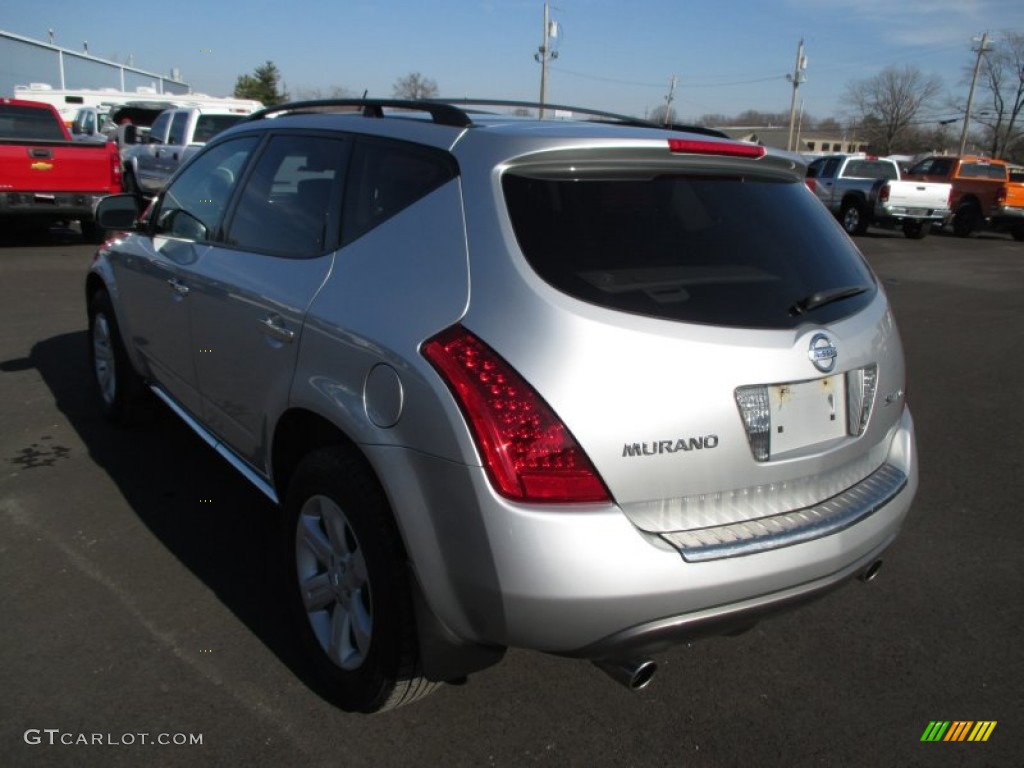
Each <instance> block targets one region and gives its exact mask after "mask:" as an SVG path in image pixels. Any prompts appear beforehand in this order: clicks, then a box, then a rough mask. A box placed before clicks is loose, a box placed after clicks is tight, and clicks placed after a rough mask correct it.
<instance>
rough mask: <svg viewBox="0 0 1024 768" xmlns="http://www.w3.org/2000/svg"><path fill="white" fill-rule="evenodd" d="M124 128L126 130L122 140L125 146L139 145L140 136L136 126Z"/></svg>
mask: <svg viewBox="0 0 1024 768" xmlns="http://www.w3.org/2000/svg"><path fill="white" fill-rule="evenodd" d="M123 128H124V130H123V131H122V136H123V138H122V139H121V141H122V142H123V143H124V144H137V143H138V141H139V136H138V130H137V129H136V128H135V126H134V125H125V126H123Z"/></svg>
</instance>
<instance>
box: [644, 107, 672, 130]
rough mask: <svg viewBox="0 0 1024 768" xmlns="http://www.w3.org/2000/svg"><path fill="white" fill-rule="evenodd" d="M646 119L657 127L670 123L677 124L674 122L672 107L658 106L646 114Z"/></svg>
mask: <svg viewBox="0 0 1024 768" xmlns="http://www.w3.org/2000/svg"><path fill="white" fill-rule="evenodd" d="M647 119H648V120H650V121H651V122H652V123H656V124H658V125H669V124H670V123H676V122H678V120H676V111H675V110H674V109H672V107H667V106H665V105H664V104H659V105H658V106H656V107H655V108H654V109H652V110H651V111H650V112H648V113H647Z"/></svg>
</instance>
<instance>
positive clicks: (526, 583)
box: [86, 100, 917, 712]
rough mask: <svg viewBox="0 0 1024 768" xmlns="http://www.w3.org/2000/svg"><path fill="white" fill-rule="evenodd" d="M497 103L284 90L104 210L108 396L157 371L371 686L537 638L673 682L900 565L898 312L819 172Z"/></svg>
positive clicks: (296, 599) (437, 672) (111, 412)
mask: <svg viewBox="0 0 1024 768" xmlns="http://www.w3.org/2000/svg"><path fill="white" fill-rule="evenodd" d="M474 104H475V105H480V104H481V102H474ZM484 106H487V107H488V108H489V109H491V111H490V112H484V111H480V110H479V106H477V108H476V109H475V110H472V111H471V110H470V109H468V108H463V106H462V105H460V104H457V103H455V102H451V101H446V102H443V103H441V102H417V103H411V102H391V101H373V100H369V101H368V100H352V101H346V100H341V101H332V102H306V103H300V104H291V105H285V106H281V107H275V108H272V109H270V110H266V111H263V112H261V113H258V114H256V115H254V116H253V117H252V118H250V119H248V120H246V121H245V122H243V123H241V124H239V125H237V126H235V127H234V128H232V129H229V130H228V131H226V132H225V133H223V134H221V135H219V136H217V137H216V139H214V140H213V141H212V142H211V143H210V144H209V145H207V146H206V147H205V149H204V150H203V151H202V152H201V153H199V154H198V155H197V156H196V157H195V158H193V160H192V161H191V162H190V163H189V164H187V165H186V166H185V167H184V168H182V169H181V170H180V171H179V172H178V174H177V175H176V176H175V178H174V179H173V180H172V181H171V182H170V184H169V185H168V186H167V188H166V189H165V190H164V192H163V193H162V194H161V195H160V196H159V197H158V198H157V199H156V200H155V201H154V202H152V204H151V205H149V207H148V209H147V210H146V211H145V213H143V214H141V215H140V214H139V210H138V207H137V206H138V203H137V202H136V200H135V199H134V198H131V197H126V196H121V197H112V198H108V199H107V200H106V201H104V203H102V204H101V206H100V210H99V216H100V220H101V224H102V225H103V226H106V227H108V228H112V229H118V228H122V229H127V230H129V231H126V232H122V233H121V234H120V235H119V236H117V237H116V238H113V239H111V240H109V241H108V242H107V243H106V244H105V245H104V246H103V247H102V248H101V249H100V251H99V253H98V255H97V258H96V259H95V262H94V264H93V266H92V269H91V270H90V272H89V274H88V277H87V281H86V297H87V301H88V312H89V331H90V348H91V352H92V360H93V367H94V371H95V378H96V382H97V384H98V391H99V402H100V405H101V408H102V410H103V412H104V413H105V414H106V415H107V416H108V417H109V418H110V419H112V420H114V421H120V422H125V421H129V420H130V419H131V417H132V415H133V413H135V412H136V409H137V407H138V405H139V400H140V395H142V394H143V393H147V392H150V391H151V392H153V393H155V394H156V395H157V396H158V397H159V398H160V399H161V400H163V401H164V402H165V403H166V404H167V405H168V406H169V407H170V408H171V409H172V410H173V411H174V412H176V413H177V414H178V415H179V416H180V417H181V418H182V419H184V420H185V422H187V423H188V424H189V425H190V426H191V427H192V428H193V429H194V430H195V431H196V432H197V433H198V434H199V435H200V436H201V437H202V438H203V439H204V440H206V441H207V442H208V443H209V444H210V445H211V446H213V447H214V449H215V450H216V451H217V452H218V453H220V454H221V455H222V456H223V457H224V458H225V459H227V461H228V462H230V463H231V464H232V465H233V466H234V467H235V468H236V469H238V470H239V471H240V472H242V473H243V474H244V475H245V476H246V477H247V478H248V479H249V480H251V481H252V482H253V483H254V484H255V485H256V486H257V487H259V488H260V489H261V490H262V491H263V492H264V493H265V494H266V495H267V496H268V497H270V498H271V499H273V500H274V501H275V502H278V503H279V504H280V506H281V508H282V511H283V516H284V518H285V519H286V522H287V526H288V528H287V531H288V532H287V535H286V536H284V537H283V538H284V539H285V542H284V545H283V548H284V550H285V555H284V557H285V560H286V562H287V574H288V578H289V580H290V581H291V587H290V594H291V595H292V602H293V608H294V612H295V615H296V623H295V630H296V632H298V633H299V634H300V635H301V639H302V642H303V643H305V644H306V645H307V646H308V650H309V653H308V654H307V655H308V657H309V660H310V663H311V664H312V665H314V666H315V667H316V668H317V671H318V672H319V674H321V675H322V676H323V679H324V681H325V683H324V685H325V687H326V688H328V689H329V690H330V692H331V695H332V697H333V698H334V699H335V700H336V701H337V703H338V704H339V705H340V706H342V707H344V708H347V709H353V710H360V711H367V712H370V711H376V710H380V709H384V708H387V707H392V706H396V705H399V704H403V703H406V702H409V701H412V700H414V699H416V698H418V697H420V696H422V695H424V694H426V693H428V692H430V691H431V690H432V689H433V688H434V687H435V686H436V685H438V684H439V683H441V682H443V681H455V680H460V679H462V678H464V677H465V676H466V675H467V674H469V673H472V672H475V671H477V670H480V669H482V668H484V667H486V666H488V665H490V664H493V663H495V662H497V661H498V660H500V659H501V657H502V655H503V654H504V652H505V649H506V648H508V647H519V648H531V649H536V650H539V651H544V652H547V653H552V654H558V655H562V656H567V657H576V658H583V659H589V660H591V661H594V662H596V663H597V664H598V665H599V666H601V667H602V668H603V669H604V670H605V671H607V672H609V673H610V674H611V675H612V676H613V677H615V678H616V679H618V680H619V681H621V682H623V683H625V684H626V685H629V686H631V687H634V688H637V687H642V686H643V685H645V684H646V683H647V682H648V680H649V679H650V677H651V675H652V674H653V673H654V662H653V661H652V660H651V658H650V657H651V656H652V655H655V654H658V653H660V652H663V651H665V650H666V649H668V648H670V647H671V646H673V645H675V644H678V643H680V642H685V641H688V640H690V639H692V638H694V637H696V636H698V635H704V634H719V633H727V632H734V631H739V630H742V629H744V628H747V627H749V626H751V625H752V624H753V623H754V622H755V621H756V620H757V619H758V618H759V617H760V616H762V615H763V614H766V613H770V612H772V611H776V610H778V609H781V608H784V607H789V606H791V605H793V604H795V603H798V602H801V601H804V600H806V599H809V598H812V597H816V596H818V595H820V594H822V593H823V592H825V591H827V590H829V589H831V588H832V587H835V586H837V585H839V584H840V583H842V582H844V581H846V580H847V579H849V578H851V577H855V576H860V577H861V578H864V579H868V578H870V577H872V576H873V575H874V573H875V572H876V571H877V569H878V567H879V564H880V562H881V561H880V557H881V555H882V552H883V550H885V548H886V547H887V546H888V545H889V544H890V543H891V542H892V541H893V538H894V537H895V536H896V534H897V531H898V530H899V528H900V525H901V523H902V522H903V519H904V517H905V516H906V514H907V511H908V508H909V506H910V503H911V499H912V497H913V495H914V493H915V490H916V487H917V457H916V451H915V444H914V428H913V423H912V421H911V416H910V412H909V410H908V409H907V407H906V398H905V394H904V387H905V385H904V364H903V352H902V348H901V344H900V338H899V335H898V333H897V330H896V325H895V323H894V321H893V316H892V313H891V311H890V308H889V304H888V302H887V300H886V296H885V294H884V292H883V290H882V288H881V286H880V285H879V283H878V281H877V279H876V278H875V277H874V276H873V275H872V273H871V271H870V269H869V268H868V266H867V265H866V263H865V261H864V259H863V257H862V256H861V254H860V253H859V252H858V251H857V249H856V247H855V246H854V244H853V243H852V242H851V241H850V239H849V238H848V237H847V236H846V235H845V234H844V233H843V231H842V229H841V228H840V227H839V225H838V224H837V223H836V222H835V221H834V220H833V218H832V217H831V216H830V215H829V213H828V211H827V210H825V208H824V207H823V206H821V204H820V203H819V202H818V201H817V200H816V199H815V197H814V195H813V194H812V193H811V192H810V191H809V190H808V189H807V187H806V186H805V185H804V182H803V177H804V168H803V167H802V166H800V165H798V164H797V163H795V162H794V161H793V160H792V159H791V158H789V157H783V156H775V155H773V154H772V153H770V152H766V151H765V149H764V148H762V147H760V146H755V145H751V144H745V143H738V142H733V141H728V140H726V139H725V138H724V137H721V136H718V135H715V134H714V133H713V132H708V131H703V132H701V131H699V130H690V131H687V130H683V129H680V128H678V127H672V128H668V129H665V128H661V127H658V126H654V125H651V124H643V123H640V122H639V121H635V120H629V119H626V118H623V119H619V120H616V119H614V118H613V117H612V116H610V115H607V114H604V113H588V115H589V116H588V117H587V118H586V119H583V117H584V115H583V113H581V112H576V113H574V117H573V119H557V120H544V121H538V120H534V119H524V118H521V117H512V116H510V115H505V114H499V113H497V112H496V111H495V106H496V105H495V104H494V103H486V104H485V105H484Z"/></svg>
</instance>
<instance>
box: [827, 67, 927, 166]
mask: <svg viewBox="0 0 1024 768" xmlns="http://www.w3.org/2000/svg"><path fill="white" fill-rule="evenodd" d="M941 88H942V82H941V81H940V80H939V79H938V78H937V77H927V76H925V75H924V74H923V73H922V72H921V70H919V69H918V68H917V67H914V66H911V65H907V66H904V67H895V66H890V67H886V68H885V69H883V70H882V71H881V72H880V73H879V74H877V75H875V76H874V77H871V78H868V79H867V80H858V81H856V82H852V83H850V84H848V85H847V86H846V95H845V101H846V102H847V103H848V104H850V105H851V107H852V109H851V111H852V113H853V116H854V117H855V118H857V119H858V120H859V121H860V123H861V125H862V126H863V127H865V128H867V127H868V126H870V128H871V132H870V133H869V134H868V135H867V139H868V141H870V142H871V145H872V146H873V147H874V148H875V149H877V150H878V151H879V152H881V153H882V154H886V155H888V154H891V153H892V152H893V151H894V150H895V148H896V145H897V142H898V141H899V140H900V139H901V138H902V136H903V134H905V133H906V132H907V130H908V129H909V128H910V127H911V126H913V125H914V124H915V122H916V121H917V117H918V115H919V114H920V112H921V110H922V109H923V108H925V107H927V106H929V105H930V103H931V102H932V101H933V100H934V99H935V97H936V96H937V95H938V93H939V91H940V89H941Z"/></svg>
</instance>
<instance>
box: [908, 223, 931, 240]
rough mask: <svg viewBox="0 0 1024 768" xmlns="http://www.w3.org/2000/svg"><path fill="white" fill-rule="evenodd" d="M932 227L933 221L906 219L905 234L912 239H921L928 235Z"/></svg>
mask: <svg viewBox="0 0 1024 768" xmlns="http://www.w3.org/2000/svg"><path fill="white" fill-rule="evenodd" d="M931 228H932V225H931V222H928V221H904V222H903V235H904V236H905V237H907V238H909V239H910V240H921V239H923V238H925V237H927V236H928V230H930V229H931Z"/></svg>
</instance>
